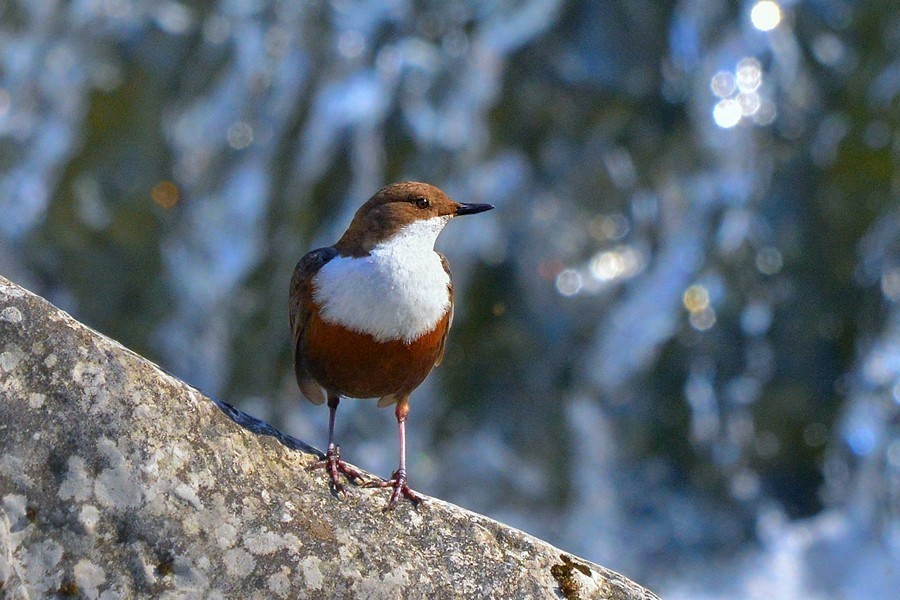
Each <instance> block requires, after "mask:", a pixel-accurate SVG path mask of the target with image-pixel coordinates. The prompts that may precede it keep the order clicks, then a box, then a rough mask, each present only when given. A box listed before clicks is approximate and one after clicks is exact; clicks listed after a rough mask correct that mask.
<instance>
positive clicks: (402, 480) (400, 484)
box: [363, 469, 425, 512]
mask: <svg viewBox="0 0 900 600" xmlns="http://www.w3.org/2000/svg"><path fill="white" fill-rule="evenodd" d="M363 487H379V488H385V487H389V488H393V489H394V492H393V493H392V494H391V499H390V500H389V501H388V505H387V507H386V508H385V509H384V512H388V511H389V510H393V508H394V507H395V506H397V502H398V501H399V500H400V496H401V495H402V496H403V497H404V498H407V499H408V500H409V501H410V502H412V503H413V506H414V507H416V508H418V507H419V503H421V502H423V501H424V500H425V498H423V497H422V496H420V495H419V494H417V493H416V492H414V491H412V490H411V489H410V487H409V485H407V480H406V469H397V470H396V471H394V472H393V474H391V478H390V479H387V480H382V481H369V482H366V483H364V484H363Z"/></svg>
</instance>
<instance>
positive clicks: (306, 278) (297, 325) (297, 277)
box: [288, 247, 337, 404]
mask: <svg viewBox="0 0 900 600" xmlns="http://www.w3.org/2000/svg"><path fill="white" fill-rule="evenodd" d="M335 256H337V250H335V249H334V248H332V247H329V248H319V249H318V250H313V251H312V252H310V253H309V254H307V255H306V256H304V257H303V258H301V259H300V262H299V263H297V267H296V268H295V269H294V276H293V277H292V278H291V290H290V300H289V304H288V309H289V314H290V320H291V347H292V351H293V353H294V374H295V375H296V376H297V385H298V386H300V391H301V392H303V395H304V396H306V398H307V399H308V400H309V401H310V402H312V403H313V404H322V403H324V402H325V394H324V392H323V391H322V388H321V386H320V385H319V384H318V383H317V382H316V381H315V380H314V379H313V378H312V377H311V376H310V374H309V371H308V370H307V368H306V360H305V357H304V356H303V351H302V344H301V342H302V341H303V335H304V333H305V331H306V326H307V324H308V323H309V317H310V314H311V311H310V306H311V304H312V294H313V285H312V280H313V277H314V276H315V275H316V273H318V272H319V269H321V268H322V265H324V264H325V263H327V262H328V261H330V260H331V259H333V258H334V257H335Z"/></svg>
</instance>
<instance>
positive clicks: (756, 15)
mask: <svg viewBox="0 0 900 600" xmlns="http://www.w3.org/2000/svg"><path fill="white" fill-rule="evenodd" d="M750 21H751V22H752V23H753V26H754V27H756V28H757V29H759V30H760V31H771V30H773V29H775V28H776V27H778V24H779V23H780V22H781V6H779V4H778V3H777V2H773V1H772V0H760V1H759V2H757V3H756V4H754V5H753V8H751V9H750Z"/></svg>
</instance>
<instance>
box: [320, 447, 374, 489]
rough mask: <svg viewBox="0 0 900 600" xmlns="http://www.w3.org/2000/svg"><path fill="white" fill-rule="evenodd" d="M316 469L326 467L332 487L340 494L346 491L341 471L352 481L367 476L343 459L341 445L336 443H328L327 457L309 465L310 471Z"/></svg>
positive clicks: (355, 481) (354, 481)
mask: <svg viewBox="0 0 900 600" xmlns="http://www.w3.org/2000/svg"><path fill="white" fill-rule="evenodd" d="M316 469H325V471H326V472H327V473H328V476H329V477H330V478H331V486H332V488H333V489H334V491H335V492H336V493H338V494H340V493H343V492H346V490H345V489H344V485H343V484H342V483H341V482H340V474H341V473H343V474H344V475H345V476H346V477H347V479H348V480H349V481H350V482H352V483H357V482H358V481H362V480H364V479H365V478H366V475H365V473H363V472H362V471H360V470H359V469H357V468H356V467H354V466H352V465H350V464H348V463H345V462H344V461H343V460H341V447H340V446H335V445H334V444H329V445H328V451H327V452H326V453H325V458H323V459H322V460H320V461H319V462H317V463H314V464H312V465H310V466H309V467H308V470H309V471H315V470H316Z"/></svg>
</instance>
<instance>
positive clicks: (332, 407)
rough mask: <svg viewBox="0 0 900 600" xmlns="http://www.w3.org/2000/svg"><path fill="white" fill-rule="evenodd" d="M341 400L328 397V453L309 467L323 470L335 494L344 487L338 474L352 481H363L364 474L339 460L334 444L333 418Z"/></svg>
mask: <svg viewBox="0 0 900 600" xmlns="http://www.w3.org/2000/svg"><path fill="white" fill-rule="evenodd" d="M340 402H341V399H340V397H339V396H329V397H328V411H329V412H328V451H326V452H325V458H324V459H323V460H320V461H319V462H317V463H315V464H313V465H312V466H310V467H309V470H310V471H312V470H315V469H325V470H326V471H327V472H328V475H329V477H330V478H331V485H332V486H334V491H335V492H338V493H340V492H343V491H344V486H343V485H342V484H341V482H340V473H343V474H344V475H346V476H347V479H349V480H351V481H354V480H356V479H365V474H364V473H363V472H362V471H360V470H359V469H357V468H356V467H352V466H350V465H349V464H347V463H345V462H344V461H342V460H341V447H340V446H337V445H335V443H334V417H335V414H336V413H337V407H338V404H340Z"/></svg>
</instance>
